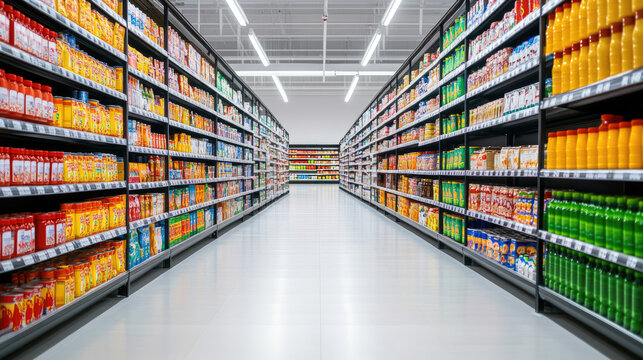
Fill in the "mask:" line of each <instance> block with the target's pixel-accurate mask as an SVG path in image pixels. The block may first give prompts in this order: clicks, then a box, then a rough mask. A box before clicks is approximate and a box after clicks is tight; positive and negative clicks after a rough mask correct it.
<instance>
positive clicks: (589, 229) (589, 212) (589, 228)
mask: <svg viewBox="0 0 643 360" xmlns="http://www.w3.org/2000/svg"><path fill="white" fill-rule="evenodd" d="M583 203H584V204H585V222H586V225H585V239H584V241H586V242H588V243H590V244H594V219H595V216H596V214H595V213H594V205H593V204H592V194H583Z"/></svg>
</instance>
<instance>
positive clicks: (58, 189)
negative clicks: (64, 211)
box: [51, 185, 60, 194]
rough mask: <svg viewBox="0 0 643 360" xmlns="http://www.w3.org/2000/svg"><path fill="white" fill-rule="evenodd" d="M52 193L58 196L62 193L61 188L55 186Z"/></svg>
mask: <svg viewBox="0 0 643 360" xmlns="http://www.w3.org/2000/svg"><path fill="white" fill-rule="evenodd" d="M51 191H52V192H53V193H54V194H58V193H59V192H60V187H58V186H55V185H54V186H52V187H51Z"/></svg>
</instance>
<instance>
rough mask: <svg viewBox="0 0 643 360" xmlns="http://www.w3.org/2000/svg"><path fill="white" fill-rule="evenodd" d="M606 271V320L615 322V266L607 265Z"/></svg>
mask: <svg viewBox="0 0 643 360" xmlns="http://www.w3.org/2000/svg"><path fill="white" fill-rule="evenodd" d="M606 270H607V318H608V319H610V320H612V321H616V301H617V299H616V292H617V291H616V287H617V282H616V277H617V274H618V273H617V272H616V266H615V265H614V264H612V265H609V267H608V268H607V269H606Z"/></svg>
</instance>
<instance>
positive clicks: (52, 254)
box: [47, 249, 57, 258]
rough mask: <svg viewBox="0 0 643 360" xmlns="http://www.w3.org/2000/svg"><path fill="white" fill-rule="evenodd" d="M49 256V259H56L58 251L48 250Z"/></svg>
mask: <svg viewBox="0 0 643 360" xmlns="http://www.w3.org/2000/svg"><path fill="white" fill-rule="evenodd" d="M47 255H49V258H53V257H56V255H57V254H56V250H55V249H48V250H47Z"/></svg>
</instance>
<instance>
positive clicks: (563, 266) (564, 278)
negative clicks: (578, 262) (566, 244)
mask: <svg viewBox="0 0 643 360" xmlns="http://www.w3.org/2000/svg"><path fill="white" fill-rule="evenodd" d="M560 258H561V259H560V260H561V261H560V283H561V284H560V289H561V292H560V293H561V294H562V295H563V296H565V297H569V276H568V274H569V262H568V251H567V249H565V248H562V249H561V256H560Z"/></svg>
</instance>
